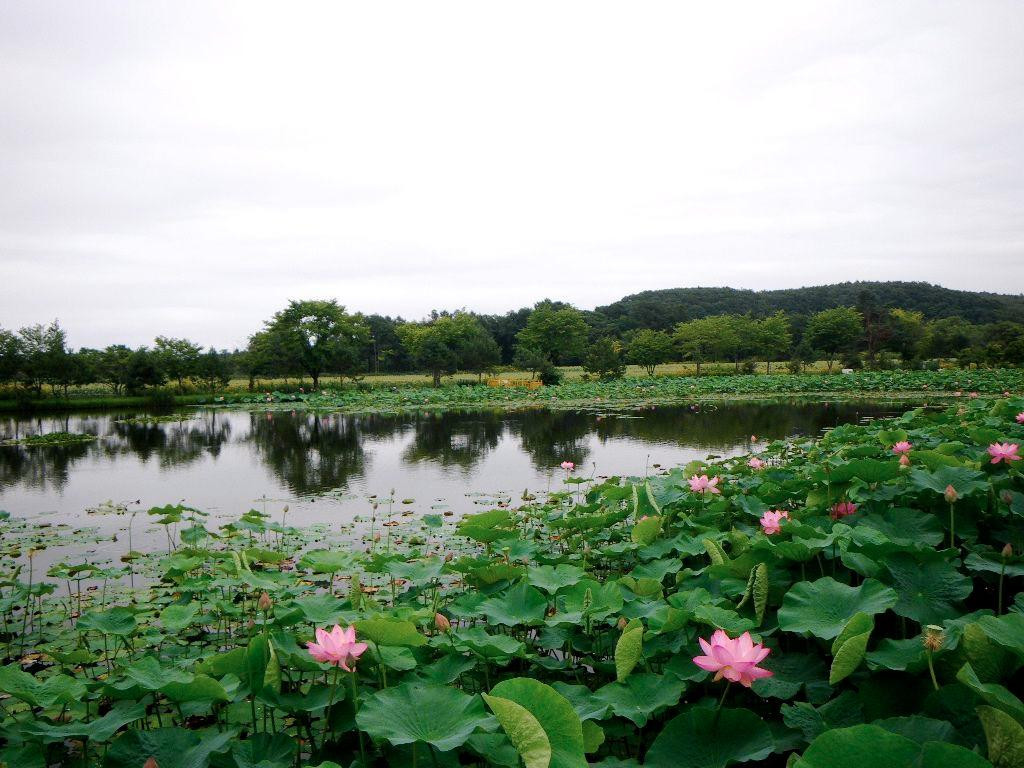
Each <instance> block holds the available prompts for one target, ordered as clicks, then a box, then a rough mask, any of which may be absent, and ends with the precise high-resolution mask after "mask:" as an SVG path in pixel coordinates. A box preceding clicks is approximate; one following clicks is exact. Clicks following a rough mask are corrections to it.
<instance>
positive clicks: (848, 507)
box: [830, 501, 857, 520]
mask: <svg viewBox="0 0 1024 768" xmlns="http://www.w3.org/2000/svg"><path fill="white" fill-rule="evenodd" d="M856 511H857V505H856V504H854V503H853V502H852V501H840V502H839V503H838V504H833V505H832V509H831V513H830V514H831V516H832V519H833V520H838V519H839V518H841V517H849V516H850V515H852V514H853V513H854V512H856Z"/></svg>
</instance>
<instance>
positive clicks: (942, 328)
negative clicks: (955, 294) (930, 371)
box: [921, 317, 979, 357]
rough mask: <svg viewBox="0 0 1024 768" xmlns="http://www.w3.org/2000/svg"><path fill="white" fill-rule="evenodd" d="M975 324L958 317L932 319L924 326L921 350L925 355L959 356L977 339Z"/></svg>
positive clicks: (977, 333)
mask: <svg viewBox="0 0 1024 768" xmlns="http://www.w3.org/2000/svg"><path fill="white" fill-rule="evenodd" d="M978 336H979V332H978V328H977V326H974V325H971V324H970V323H968V322H967V321H966V320H964V319H962V318H959V317H943V318H940V319H939V320H933V321H932V322H930V323H928V326H927V327H926V328H925V333H924V341H923V342H922V344H921V347H922V352H923V353H924V355H925V356H926V357H959V356H960V354H961V353H962V352H963V351H964V350H965V349H967V348H968V347H970V346H972V345H973V344H974V343H975V342H976V341H977V339H978Z"/></svg>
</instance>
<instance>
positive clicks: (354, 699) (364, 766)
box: [349, 668, 415, 768]
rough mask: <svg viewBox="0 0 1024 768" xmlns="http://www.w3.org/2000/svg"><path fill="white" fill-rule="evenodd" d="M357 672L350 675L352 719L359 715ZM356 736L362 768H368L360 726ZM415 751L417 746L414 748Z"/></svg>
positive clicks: (357, 727) (353, 671)
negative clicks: (357, 737)
mask: <svg viewBox="0 0 1024 768" xmlns="http://www.w3.org/2000/svg"><path fill="white" fill-rule="evenodd" d="M357 674H358V673H357V672H356V670H355V668H353V669H352V671H351V672H350V673H349V682H351V683H352V717H353V718H355V716H356V715H357V714H359V680H357V679H356V676H357ZM356 734H358V736H359V764H360V766H362V768H367V766H368V765H369V763H367V762H366V745H365V744H363V732H362V730H360V728H359V726H358V725H357V726H356ZM414 749H415V746H414Z"/></svg>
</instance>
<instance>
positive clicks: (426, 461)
mask: <svg viewBox="0 0 1024 768" xmlns="http://www.w3.org/2000/svg"><path fill="white" fill-rule="evenodd" d="M907 407H908V406H906V405H905V404H885V403H876V402H835V403H807V402H772V403H765V402H760V403H725V404H717V405H705V406H702V407H701V408H694V407H689V406H672V407H664V406H662V407H648V408H644V409H637V410H616V411H605V412H602V411H601V410H596V409H594V410H583V411H557V410H542V409H534V410H521V411H512V412H509V411H476V412H444V413H410V414H404V415H380V414H367V415H351V414H316V413H313V412H308V411H294V412H287V411H284V412H282V411H274V412H248V411H232V410H214V409H210V410H201V411H195V412H188V413H184V414H181V415H180V420H168V418H169V417H166V416H164V417H159V419H153V418H148V417H146V416H145V415H142V414H136V413H81V414H70V415H64V414H62V415H55V416H34V417H13V416H9V417H5V418H3V419H0V438H2V439H5V440H6V439H11V438H22V437H25V436H28V435H31V434H45V433H49V432H58V431H65V432H76V433H88V434H91V435H95V436H96V439H95V440H93V441H90V442H85V443H75V444H67V445H56V446H45V447H26V446H11V445H7V446H2V447H0V509H2V510H6V511H7V512H9V513H10V514H11V515H12V516H14V517H20V518H28V519H32V520H33V521H34V522H35V523H43V524H45V523H52V524H54V525H66V526H70V529H69V530H75V529H79V528H88V529H95V535H94V536H93V537H89V538H87V537H84V536H83V537H82V539H81V542H83V543H81V546H82V547H84V548H85V550H87V551H88V552H90V553H95V554H99V555H101V556H102V555H103V554H106V555H113V554H114V550H115V547H114V546H113V544H112V543H111V539H112V537H113V536H114V535H115V534H117V533H118V532H119V531H121V530H123V529H124V528H125V527H126V522H125V518H124V517H116V516H110V515H106V516H104V515H97V514H89V513H87V511H86V510H88V509H90V508H95V507H96V506H97V505H100V504H101V503H102V502H105V501H108V500H109V501H113V502H115V503H123V504H126V505H127V507H128V509H129V511H132V510H137V509H141V510H146V509H149V508H150V507H153V506H162V505H165V504H176V503H179V502H183V503H185V504H188V505H190V506H194V507H197V508H199V509H202V510H204V511H206V512H208V513H210V522H211V523H212V524H213V525H216V524H219V523H223V522H227V521H229V520H233V519H237V518H238V516H239V515H241V514H243V513H244V512H246V511H247V510H249V509H252V508H256V509H259V510H261V511H266V512H268V513H271V514H272V515H273V516H274V517H275V519H278V518H279V516H280V514H281V512H282V510H283V507H284V505H286V504H287V505H288V506H289V512H288V518H287V521H288V523H290V524H295V525H308V524H313V523H324V524H331V523H337V522H345V521H351V520H352V518H353V517H354V516H356V515H360V514H364V515H365V514H366V513H368V512H369V510H370V504H371V503H372V501H373V499H372V497H373V496H374V495H376V496H377V497H379V498H382V499H383V498H387V497H388V496H389V494H391V492H392V489H393V492H394V498H395V499H396V505H397V506H398V507H400V508H401V509H402V510H403V511H407V512H408V511H412V512H414V513H415V514H425V513H428V512H431V511H434V512H436V511H438V510H444V511H451V512H452V513H453V514H455V515H459V514H463V513H465V512H467V511H472V510H479V509H486V508H489V507H490V506H492V505H493V504H494V503H495V501H496V500H499V499H512V500H516V499H518V498H520V497H521V496H522V495H523V493H524V491H525V490H526V489H529V490H530V491H544V490H547V489H549V488H557V487H560V485H561V481H562V478H563V473H562V471H561V470H560V469H559V468H558V465H559V463H560V462H562V461H566V460H568V461H573V462H575V463H576V464H577V466H578V467H579V468H580V469H579V471H580V472H581V473H582V474H584V475H591V474H595V475H606V474H607V475H611V474H636V475H643V474H644V473H645V472H656V471H657V468H658V467H659V466H663V467H670V466H675V465H678V464H685V463H686V462H688V461H691V460H693V459H704V458H706V457H707V456H708V455H709V454H714V455H719V456H728V455H734V454H737V453H746V452H749V451H750V450H751V449H752V447H753V446H752V442H751V437H752V436H753V435H756V436H757V438H758V439H759V440H765V439H768V440H771V439H775V438H782V437H789V436H793V435H815V434H818V433H819V432H821V430H823V429H826V428H828V427H832V426H835V425H837V424H842V423H847V422H856V421H860V420H862V419H866V418H872V417H877V416H883V415H892V414H895V413H900V412H902V411H904V410H906V408H907ZM133 417H134V418H133ZM208 527H212V526H208ZM135 536H136V538H135V546H136V547H137V548H141V547H145V546H149V545H152V544H155V543H161V542H162V541H163V531H162V530H160V529H157V528H156V527H151V528H149V529H148V530H147V529H146V528H145V525H144V524H143V523H141V522H140V524H139V525H137V527H136V528H135ZM72 539H73V537H72ZM84 542H88V546H87V545H86V543H84ZM72 544H74V541H72ZM140 545H141V546H140ZM123 549H124V547H123V543H122V544H118V545H117V546H116V552H117V553H120V552H121V551H122V550H123Z"/></svg>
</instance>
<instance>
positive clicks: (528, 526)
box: [0, 398, 1024, 768]
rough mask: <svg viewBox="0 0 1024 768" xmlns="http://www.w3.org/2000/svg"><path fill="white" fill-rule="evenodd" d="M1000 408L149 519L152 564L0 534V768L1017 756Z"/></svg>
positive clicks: (1023, 571) (1005, 427)
mask: <svg viewBox="0 0 1024 768" xmlns="http://www.w3.org/2000/svg"><path fill="white" fill-rule="evenodd" d="M1021 411H1024V399H1020V398H1018V399H1016V400H1005V399H1000V400H990V399H985V398H977V399H965V400H963V401H961V402H959V403H957V404H956V405H955V406H953V407H950V408H948V409H944V410H934V409H933V410H928V409H919V410H915V411H912V412H910V413H908V414H906V415H904V416H903V417H901V418H898V419H894V420H888V421H881V422H874V423H870V424H867V425H848V426H844V427H840V428H837V429H834V430H832V431H831V432H830V433H829V434H827V435H826V436H825V437H824V438H823V439H821V440H819V441H809V440H808V441H799V442H784V441H780V442H776V443H771V444H767V445H765V444H762V447H761V449H760V450H759V451H758V452H757V454H756V455H754V456H751V457H742V458H734V459H729V460H724V461H717V462H712V463H704V462H695V463H693V464H691V465H689V466H687V467H681V468H676V469H672V470H670V471H665V472H662V473H661V474H658V475H654V476H650V477H625V478H619V477H612V478H607V479H604V478H594V477H586V476H581V475H579V474H577V472H576V470H575V467H573V466H572V464H571V463H569V462H565V463H564V464H563V471H564V475H563V480H564V485H563V486H562V487H561V488H560V489H558V490H555V491H553V492H551V493H548V494H541V495H539V496H538V497H536V498H535V497H534V496H533V495H532V494H530V493H528V492H524V494H523V498H522V500H520V501H517V502H516V503H514V504H512V503H502V504H500V505H498V506H497V507H496V508H494V509H492V510H490V511H486V512H482V513H479V514H475V515H470V516H467V517H464V518H462V519H461V520H457V521H456V520H451V519H446V518H445V517H444V516H443V515H439V514H430V513H428V514H423V515H415V514H406V513H404V512H401V511H400V510H401V509H402V508H404V506H405V505H401V504H399V503H398V502H397V501H396V500H395V499H384V498H379V499H373V501H374V503H373V505H372V508H371V514H370V515H369V516H368V518H367V519H364V520H360V521H357V522H356V523H355V524H354V525H353V526H351V527H345V528H343V529H342V530H340V531H339V530H328V529H326V528H324V527H320V526H318V527H314V528H311V529H299V528H296V527H293V526H291V525H288V524H287V521H286V518H285V515H286V513H287V510H285V511H284V513H283V514H282V516H281V519H272V518H271V517H268V516H267V515H265V514H262V513H260V512H257V511H250V512H248V513H246V514H244V515H243V516H242V517H240V518H239V519H238V520H237V521H236V522H234V523H232V524H229V525H227V526H224V527H222V528H220V529H218V530H208V529H207V527H206V524H205V515H204V514H203V513H202V512H201V511H199V510H194V509H190V508H188V507H185V506H167V507H162V508H155V509H152V510H150V511H149V515H148V517H149V519H150V521H151V522H152V523H155V524H157V525H158V526H162V527H163V528H164V529H165V531H166V537H165V538H166V548H165V550H164V551H163V552H152V553H148V554H141V553H138V552H128V551H126V554H125V557H124V558H123V559H122V560H123V562H122V563H119V564H116V565H113V566H112V565H110V564H108V563H91V562H88V561H81V560H79V559H77V558H76V559H73V560H68V561H67V562H63V563H57V564H56V565H54V566H53V567H51V568H49V569H48V572H47V573H46V574H45V575H43V574H40V573H39V572H38V569H34V568H33V558H34V555H36V554H37V553H38V551H39V549H40V548H42V547H45V546H47V545H48V544H57V543H59V542H58V539H59V536H60V532H59V531H55V530H54V529H48V528H37V527H34V526H33V525H32V524H31V523H29V522H25V521H19V520H15V519H3V520H0V526H2V529H3V530H2V533H3V545H4V548H5V550H6V554H7V555H8V558H7V559H5V561H4V563H5V565H4V568H5V570H6V572H5V574H4V578H3V582H2V593H0V614H2V617H3V634H2V635H0V643H2V645H3V648H4V652H5V656H6V664H5V666H2V667H0V692H2V693H3V695H4V697H3V698H2V699H0V704H2V707H0V726H2V728H0V739H2V747H0V762H6V764H7V765H9V766H17V768H44V766H47V765H55V764H57V765H82V766H105V767H106V768H144V767H145V766H148V767H149V768H153V766H160V768H186V767H187V768H207V766H212V768H251V767H252V768H254V767H255V766H259V768H290V767H291V766H318V765H319V766H323V767H324V768H328V767H329V768H334V767H335V766H342V765H344V766H350V765H362V766H369V765H380V766H383V765H417V764H419V763H422V764H424V765H427V764H429V765H438V766H441V765H443V766H454V765H470V764H480V765H482V764H489V765H498V766H509V767H510V768H514V766H517V765H520V764H521V762H522V763H525V765H527V766H528V767H529V768H547V766H558V767H563V766H577V767H579V768H582V767H583V766H585V765H587V764H595V765H602V766H608V767H609V768H610V767H611V766H628V765H633V766H638V765H645V766H653V767H656V768H657V767H661V766H666V767H668V766H671V767H672V768H690V767H693V768H698V767H699V768H724V766H727V765H731V764H747V765H751V766H755V765H757V766H775V765H778V766H781V765H784V764H787V761H788V764H789V765H791V766H794V768H826V767H827V768H846V767H847V766H849V767H850V768H887V767H889V766H907V765H919V766H923V768H960V767H961V766H964V767H973V766H979V767H980V766H990V765H994V766H998V767H999V768H1002V767H1003V766H1007V767H1012V766H1019V765H1021V764H1022V760H1024V757H1022V744H1024V702H1022V701H1021V700H1020V699H1019V698H1018V696H1017V695H1016V694H1015V693H1014V691H1020V690H1021V682H1022V677H1021V675H1022V669H1024V592H1022V588H1024V558H1022V557H1021V556H1020V554H1019V553H1020V552H1021V551H1022V549H1024V538H1022V527H1021V518H1022V517H1024V480H1022V476H1021V472H1020V463H1019V461H1018V458H1017V457H1018V451H1019V445H1020V443H1021V442H1022V441H1024V425H1022V424H1021V423H1020V422H1021V421H1024V414H1021V415H1020V416H1018V414H1019V413H1020V412H1021ZM104 512H105V513H108V514H119V513H120V514H124V513H125V510H124V509H123V508H118V507H116V506H109V508H106V509H102V510H97V513H104ZM131 523H132V521H131V520H128V525H129V535H128V536H127V537H125V539H124V540H125V546H126V550H127V549H128V548H129V547H130V546H131V544H130V542H131V535H130V530H131ZM136 525H138V523H137V522H136ZM15 558H17V560H15ZM16 562H17V565H15V563H16ZM129 572H130V575H129ZM126 580H127V582H128V583H127V584H126V583H125V581H126ZM133 583H134V584H135V585H136V586H135V587H134V588H133V587H132V586H131V584H133ZM335 625H338V626H335ZM332 627H334V629H333V630H332V629H331V628H332Z"/></svg>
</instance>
